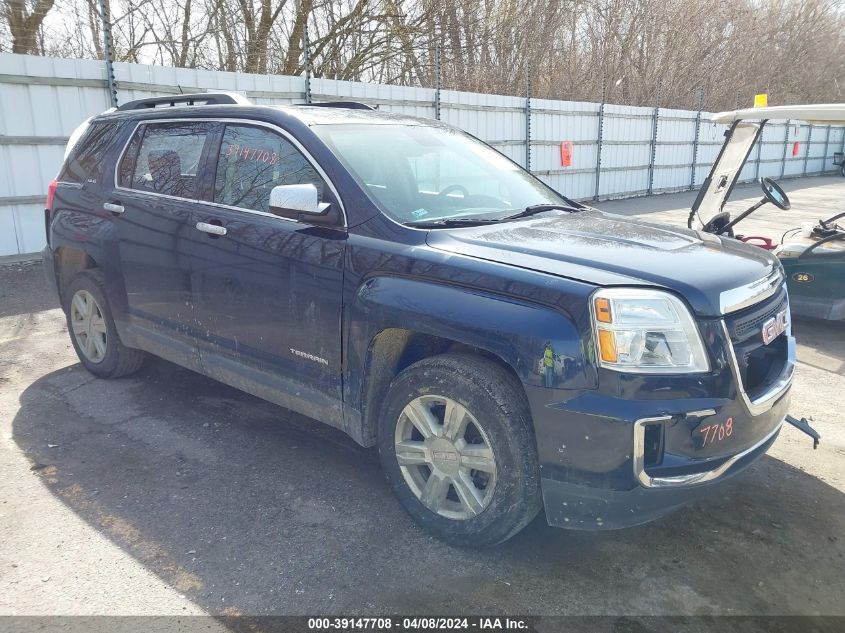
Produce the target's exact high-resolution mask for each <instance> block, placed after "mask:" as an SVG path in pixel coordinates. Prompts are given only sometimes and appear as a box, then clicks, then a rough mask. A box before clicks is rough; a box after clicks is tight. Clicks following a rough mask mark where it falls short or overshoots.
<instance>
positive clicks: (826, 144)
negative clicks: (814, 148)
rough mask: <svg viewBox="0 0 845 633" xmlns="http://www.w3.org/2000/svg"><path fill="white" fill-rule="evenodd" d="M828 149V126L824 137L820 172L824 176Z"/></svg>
mask: <svg viewBox="0 0 845 633" xmlns="http://www.w3.org/2000/svg"><path fill="white" fill-rule="evenodd" d="M829 148H830V126H829V125H828V126H827V132H825V135H824V156H822V171H821V173H822V174H824V172H825V171H826V169H825V168H826V167H827V150H828V149H829Z"/></svg>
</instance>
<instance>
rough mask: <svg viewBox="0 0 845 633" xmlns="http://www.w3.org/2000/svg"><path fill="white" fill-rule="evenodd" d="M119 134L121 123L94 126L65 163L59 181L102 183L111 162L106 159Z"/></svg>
mask: <svg viewBox="0 0 845 633" xmlns="http://www.w3.org/2000/svg"><path fill="white" fill-rule="evenodd" d="M119 133H120V124H119V123H94V124H92V125H91V126H90V127H89V128H88V130H87V132H86V133H85V135H84V136H83V137H82V138H81V139H80V140H79V141H78V142H77V143H76V146H75V147H74V148H73V150H72V151H71V153H70V156H68V159H67V160H66V161H65V164H64V166H63V167H62V171H61V173H60V174H59V180H60V181H62V182H76V183H84V182H87V181H94V182H97V183H102V181H103V175H104V174H105V169H106V165H107V163H108V162H110V161H107V160H106V157H107V156H108V154H109V152H110V151H111V150H112V149H113V148H114V144H115V141H116V140H117V137H118V135H119Z"/></svg>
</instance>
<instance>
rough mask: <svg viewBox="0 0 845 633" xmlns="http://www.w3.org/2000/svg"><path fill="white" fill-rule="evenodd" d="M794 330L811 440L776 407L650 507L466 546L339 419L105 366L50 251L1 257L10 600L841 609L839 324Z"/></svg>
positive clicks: (94, 604) (221, 605)
mask: <svg viewBox="0 0 845 633" xmlns="http://www.w3.org/2000/svg"><path fill="white" fill-rule="evenodd" d="M823 185H824V186H825V187H833V188H834V189H835V190H837V191H838V199H839V200H841V199H842V198H843V194H845V183H843V181H838V182H834V181H830V182H827V181H826V182H825V183H823ZM791 188H792V189H793V190H794V191H793V192H792V194H791V195H792V196H793V200H794V202H795V203H796V206H799V205H800V204H801V201H802V191H803V192H804V193H805V194H806V195H808V196H809V195H811V194H813V191H814V190H813V189H798V188H796V186H795V185H793V186H792V187H791ZM814 189H816V188H814ZM816 193H818V192H816ZM676 200H677V202H676V205H677V206H676V208H680V207H681V206H682V205H683V204H684V202H685V198H684V197H683V196H681V197H677V198H676ZM671 203H672V197H671V196H661V197H660V200H659V205H658V206H660V207H661V209H662V210H663V211H664V212H666V211H668V210H671V209H672V207H671ZM619 204H620V203H612V204H611V205H609V206H617V205H619ZM636 204H644V203H642V202H637V203H636ZM614 210H616V211H618V209H614ZM815 210H816V209H815V208H814V209H812V211H813V213H812V214H811V215H818V214H816V213H815ZM680 213H681V212H678V213H674V212H673V213H667V215H668V216H669V217H675V216H676V215H678V214H680ZM681 217H682V218H683V215H681ZM796 331H797V336H798V338H799V343H800V345H799V352H798V355H799V360H800V368H799V371H798V375H797V379H796V385H795V388H794V390H793V394H794V395H793V407H792V411H793V413H794V414H798V415H805V416H807V417H809V418H810V419H812V420H813V423H814V425H815V426H816V428H817V429H818V430H819V431H820V432H821V433H822V436H823V440H822V444H821V447H820V448H819V450H817V451H813V450H811V441H810V440H809V438H807V437H806V436H804V435H802V434H800V433H799V432H797V431H795V430H793V429H791V428H785V429H784V431H783V433H782V434H781V436H780V438H779V439H778V440H777V442H776V443H775V445H774V446H773V448H772V449H771V450H770V452H769V454H768V455H767V456H765V457H764V458H762V459H761V460H760V461H759V462H757V464H756V465H755V466H753V467H752V468H751V469H750V470H749V471H748V472H747V473H745V474H744V475H742V476H740V477H738V478H735V479H733V480H732V481H731V482H729V483H727V484H726V485H725V486H723V487H722V488H721V489H720V490H719V492H718V493H717V494H716V495H715V496H713V497H711V498H709V499H708V500H706V501H704V502H701V503H698V504H695V505H692V506H690V507H688V508H686V509H684V510H681V511H679V512H677V513H675V514H673V515H671V516H669V517H667V518H664V519H662V520H659V521H657V522H654V523H651V524H649V525H645V526H641V527H638V528H633V529H628V530H623V531H618V532H610V533H602V534H584V533H575V532H567V531H563V530H558V529H553V528H550V527H548V526H547V525H546V524H545V521H544V519H543V517H542V515H541V516H540V517H538V519H537V520H536V521H535V522H534V523H533V524H532V525H530V526H529V527H528V529H526V530H525V531H524V532H523V533H521V534H520V535H518V536H517V537H516V538H515V539H513V541H511V542H509V543H507V544H505V545H504V546H502V547H499V548H497V549H493V550H487V551H466V550H461V549H456V548H453V547H450V546H448V545H445V544H443V543H441V542H439V541H437V540H435V539H433V538H430V537H429V536H428V535H427V534H425V533H423V532H422V531H420V530H419V529H418V528H417V527H416V526H415V525H414V524H413V523H412V521H411V520H410V518H409V517H407V516H406V515H405V513H404V512H403V511H402V510H401V509H400V508H399V506H398V504H397V503H396V502H395V501H394V499H393V498H392V496H391V494H390V493H389V491H388V488H387V485H386V484H385V482H384V480H383V478H382V475H381V473H380V471H379V467H378V463H377V460H376V456H375V455H374V453H373V452H372V451H370V450H364V449H361V448H359V447H357V446H356V445H355V444H354V443H353V442H351V441H350V440H348V439H347V438H346V437H345V436H343V435H342V434H340V433H338V432H335V431H334V430H333V429H330V428H328V427H323V426H321V425H320V424H318V423H316V422H313V421H311V420H307V419H305V418H302V417H300V416H297V415H294V414H292V413H290V412H287V411H285V410H283V409H280V408H277V407H275V406H273V405H270V404H268V403H265V402H262V401H260V400H257V399H255V398H252V397H250V396H248V395H245V394H243V393H240V392H238V391H236V390H234V389H231V388H229V387H226V386H223V385H221V384H219V383H216V382H214V381H212V380H210V379H207V378H205V377H203V376H200V375H198V374H194V373H192V372H190V371H187V370H184V369H181V368H179V367H176V366H174V365H172V364H169V363H167V362H164V361H160V360H152V361H151V362H149V363H148V364H147V365H146V366H145V368H144V369H143V370H142V371H141V372H140V373H139V374H137V375H136V376H133V377H131V378H126V379H122V380H115V381H103V380H97V379H94V378H93V377H92V376H91V375H89V374H88V373H86V372H85V371H84V370H83V369H82V368H81V367H80V365H79V363H78V362H77V359H76V357H75V356H74V354H73V350H72V348H71V346H70V342H69V339H68V335H67V331H66V329H65V325H64V318H63V315H62V313H61V311H60V310H59V309H57V301H56V299H55V298H54V297H53V295H52V294H51V293H50V292H49V291H48V289H47V287H46V283H45V281H44V279H43V275H42V272H41V268H40V264H12V265H6V266H0V614H35V615H37V614H75V615H87V614H121V615H128V614H196V613H208V614H239V613H243V614H315V613H319V614H327V613H339V614H351V613H363V614H369V615H372V614H375V613H397V612H412V613H466V612H469V613H490V612H495V613H513V614H523V615H529V614H541V615H551V614H572V615H591V614H628V615H632V614H641V615H645V614H675V615H677V614H691V615H694V614H770V615H778V614H845V601H843V593H844V592H843V586H844V585H845V583H843V569H845V461H844V460H843V456H845V432H844V431H843V424H842V422H843V413H842V412H843V411H845V376H843V374H845V330H844V329H843V327H842V325H841V324H840V325H835V326H834V325H824V324H817V323H805V322H800V323H798V324H797V327H796ZM209 626H211V624H210V625H209Z"/></svg>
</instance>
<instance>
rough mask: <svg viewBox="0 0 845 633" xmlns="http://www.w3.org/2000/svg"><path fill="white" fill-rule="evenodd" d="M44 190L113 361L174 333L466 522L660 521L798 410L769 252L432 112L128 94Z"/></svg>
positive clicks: (63, 274) (75, 314)
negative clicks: (585, 197) (544, 175)
mask: <svg viewBox="0 0 845 633" xmlns="http://www.w3.org/2000/svg"><path fill="white" fill-rule="evenodd" d="M47 207H48V208H47V211H46V226H47V235H48V246H47V248H46V249H45V251H44V261H45V264H46V268H47V272H48V276H49V278H50V280H51V281H52V282H53V283H54V284H55V286H56V288H57V291H58V293H59V296H60V297H61V301H62V306H63V307H64V310H65V312H66V313H67V322H68V330H69V331H70V333H71V340H72V341H73V345H74V347H75V348H76V351H77V353H78V355H79V358H80V361H81V362H82V364H83V365H84V366H85V367H86V368H87V369H88V370H89V371H90V372H92V373H93V374H95V375H97V376H100V377H103V378H114V377H117V376H123V375H126V374H129V373H131V372H133V371H135V370H137V369H138V368H139V367H140V366H141V364H142V362H143V360H144V358H145V356H146V355H147V354H153V355H155V356H160V357H162V358H165V359H167V360H169V361H172V362H174V363H177V364H179V365H182V366H184V367H187V368H190V369H192V370H194V371H197V372H201V373H203V374H205V375H207V376H210V377H212V378H215V379H217V380H220V381H221V382H224V383H227V384H229V385H233V386H235V387H237V388H239V389H242V390H244V391H246V392H249V393H251V394H255V395H257V396H259V397H261V398H265V399H267V400H269V401H272V402H274V403H277V404H279V405H281V406H282V407H285V408H287V409H290V410H293V411H297V412H300V413H303V414H305V415H308V416H311V417H313V418H316V419H318V420H321V421H323V422H325V423H327V424H330V425H332V426H335V427H337V428H339V429H341V430H343V431H344V432H346V433H348V434H349V435H350V436H351V437H352V438H354V439H355V440H356V441H357V442H358V443H360V444H361V445H363V446H376V445H377V446H378V449H379V453H380V456H381V460H382V463H383V466H384V471H385V473H386V476H387V479H388V481H389V483H390V485H391V486H392V488H393V490H394V491H395V493H396V495H397V496H398V498H399V500H400V502H401V503H402V504H403V506H404V507H405V508H406V509H407V510H408V512H410V514H411V515H413V517H414V518H415V519H416V520H417V521H418V522H419V523H420V524H422V525H423V526H425V527H426V528H428V529H430V530H432V531H433V532H434V533H436V534H437V535H439V536H441V537H442V538H445V539H447V540H449V541H451V542H454V543H459V544H464V545H478V546H482V545H490V544H495V543H499V542H501V541H504V540H505V539H507V538H509V537H510V536H512V535H514V534H515V533H516V532H518V531H519V530H520V529H521V528H522V527H524V526H525V525H526V524H527V523H528V522H529V521H531V519H532V518H533V517H534V516H535V515H536V514H537V513H538V512H539V510H540V509H541V508H543V507H545V512H546V517H547V519H548V521H549V523H551V524H553V525H557V526H561V527H566V528H575V529H585V530H598V529H611V528H618V527H623V526H630V525H635V524H638V523H642V522H645V521H648V520H650V519H652V518H655V517H657V516H659V515H661V514H664V513H665V512H667V511H669V510H671V509H673V508H675V507H678V506H680V505H681V504H683V503H685V502H687V501H689V500H691V499H693V498H695V496H696V495H698V494H700V493H701V492H704V491H707V490H709V489H710V488H711V487H712V485H713V484H714V483H716V482H719V481H723V480H725V479H726V478H728V477H730V476H731V475H734V474H736V473H738V472H740V471H741V470H743V469H744V468H745V467H746V466H748V465H749V464H750V463H751V462H753V461H754V460H755V459H757V458H758V457H760V456H761V455H762V454H763V453H764V452H765V451H766V450H767V449H768V447H769V446H770V445H771V444H772V443H773V442H774V441H775V438H776V436H777V434H778V432H779V430H780V428H781V424H782V422H783V419H784V416H785V415H786V407H787V403H788V392H789V388H790V385H791V382H792V375H793V370H794V365H795V361H794V358H795V356H794V339H793V338H792V336H791V334H790V327H789V312H788V300H787V295H786V290H785V287H784V280H783V277H782V269H781V266H780V265H779V263H778V261H777V260H776V259H775V258H774V257H773V256H771V255H770V254H769V253H768V252H767V251H765V250H763V249H760V248H755V247H752V246H746V245H744V244H741V243H739V242H737V241H735V240H732V239H730V238H722V237H717V236H713V235H709V234H706V233H700V232H694V231H688V230H682V229H672V228H668V227H664V226H658V225H652V224H647V223H644V222H639V221H633V220H629V219H626V218H623V217H618V216H612V215H608V214H604V213H601V212H598V211H596V210H595V209H591V208H589V207H585V206H583V205H581V204H578V203H576V202H573V201H572V200H569V199H567V198H565V197H564V196H562V195H561V194H559V193H557V192H555V191H553V190H552V189H550V188H549V187H548V186H546V185H545V184H543V183H542V182H541V181H539V180H537V179H536V178H535V177H533V176H532V175H531V174H529V173H527V172H526V171H524V170H523V169H522V168H520V167H519V166H518V165H516V164H515V163H513V162H512V161H511V160H509V159H508V158H506V157H505V156H503V155H501V154H499V153H498V152H496V151H495V150H493V149H491V148H490V147H489V146H487V145H485V144H484V143H482V142H480V141H478V140H477V139H475V138H473V137H471V136H469V135H467V134H465V133H463V132H461V131H459V130H457V129H454V128H451V127H449V126H446V125H442V124H440V123H437V122H435V121H429V120H422V119H416V118H410V117H405V116H398V115H395V114H386V113H380V112H376V111H373V110H371V109H369V108H367V107H366V106H359V105H356V104H349V103H347V104H323V105H321V106H316V105H314V106H290V107H269V106H263V107H259V106H254V105H251V104H248V103H244V102H243V99H241V98H238V97H236V96H232V95H226V94H204V95H187V96H182V97H179V98H176V99H148V100H142V101H136V102H131V103H128V104H126V105H124V106H122V107H120V108H118V109H117V110H111V111H109V112H106V113H104V114H102V115H100V116H97V117H94V118H92V119H91V120H89V121H88V122H86V124H84V125H83V126H81V127H80V129H79V130H78V131H77V133H75V134H74V137H73V138H72V140H71V143H70V144H69V149H68V155H67V157H66V161H65V164H64V166H63V168H62V170H61V173H60V174H59V176H58V179H57V181H56V182H54V183H53V184H52V185H51V188H50V194H49V202H48V204H47ZM773 323H774V324H775V325H774V326H773V325H772V324H773ZM764 325H767V327H765V328H764V327H763V326H764ZM773 328H775V329H774V330H773Z"/></svg>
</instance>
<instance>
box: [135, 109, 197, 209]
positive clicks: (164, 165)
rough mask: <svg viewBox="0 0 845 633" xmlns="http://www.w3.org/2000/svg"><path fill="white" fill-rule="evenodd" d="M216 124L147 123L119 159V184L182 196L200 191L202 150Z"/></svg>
mask: <svg viewBox="0 0 845 633" xmlns="http://www.w3.org/2000/svg"><path fill="white" fill-rule="evenodd" d="M212 128H213V124H212V123H210V122H207V121H197V122H184V123H182V122H180V123H145V124H143V125H140V126H139V127H138V129H137V130H136V132H135V134H134V135H133V137H132V140H131V141H130V143H129V145H128V147H127V149H126V152H124V154H123V158H122V160H121V163H120V169H119V185H120V186H121V187H125V188H127V189H136V190H139V191H146V192H150V193H157V194H163V195H169V196H175V197H179V198H189V199H195V198H197V197H198V194H199V178H200V169H201V167H202V163H203V150H204V149H205V146H206V144H207V143H209V140H210V137H211V131H212Z"/></svg>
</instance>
